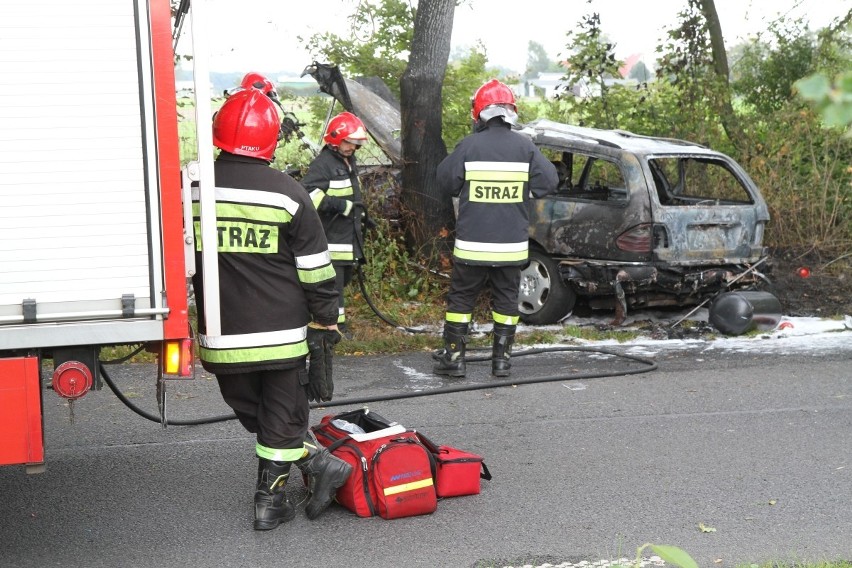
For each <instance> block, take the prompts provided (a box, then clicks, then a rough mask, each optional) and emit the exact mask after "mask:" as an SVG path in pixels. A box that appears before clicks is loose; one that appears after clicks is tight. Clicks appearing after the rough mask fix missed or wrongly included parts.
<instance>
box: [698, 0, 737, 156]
mask: <svg viewBox="0 0 852 568" xmlns="http://www.w3.org/2000/svg"><path fill="white" fill-rule="evenodd" d="M699 3H700V4H701V13H702V14H703V15H704V19H705V20H706V21H707V31H708V32H709V33H710V48H711V50H712V52H713V70H714V71H715V73H716V76H717V77H718V78H719V81H720V82H721V84H722V86H723V88H722V90H721V95H720V96H721V100H720V107H721V108H720V115H721V119H722V127H723V128H724V129H725V133H726V134H727V135H728V138H730V140H731V142H732V143H733V145H734V147H736V148H737V149H738V150H740V151H747V150H748V148H747V146H746V139H745V134H744V133H743V131H742V129H741V128H740V125H739V121H738V120H737V117H736V115H735V114H734V107H733V106H732V105H731V85H730V81H729V75H730V72H729V69H728V54H727V53H726V52H725V39H724V37H722V25H721V24H720V23H719V14H718V13H717V12H716V2H715V0H699Z"/></svg>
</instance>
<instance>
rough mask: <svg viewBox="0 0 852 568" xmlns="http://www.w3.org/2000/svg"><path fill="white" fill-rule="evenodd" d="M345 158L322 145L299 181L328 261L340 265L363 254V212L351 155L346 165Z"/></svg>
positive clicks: (356, 169)
mask: <svg viewBox="0 0 852 568" xmlns="http://www.w3.org/2000/svg"><path fill="white" fill-rule="evenodd" d="M346 160H347V159H344V157H343V156H341V155H340V154H338V153H337V152H336V151H334V150H332V149H331V147H329V146H328V145H326V146H324V147H323V149H322V150H321V151H320V153H319V155H318V156H317V157H316V158H314V161H313V162H311V165H310V166H309V167H308V171H307V173H305V176H304V177H303V178H302V180H301V181H302V185H303V186H305V189H306V190H308V193H309V194H310V196H311V201H313V204H314V206H315V207H316V209H317V212H319V215H320V219H321V220H322V225H323V227H324V228H325V234H326V237H327V238H328V250H329V251H330V252H331V261H332V263H333V264H342V265H346V264H352V263H353V262H354V261H356V260H359V259H361V258H363V257H364V253H363V251H362V249H361V243H363V236H362V233H361V218H362V216H363V214H364V212H363V209H362V208H361V207H359V205H361V204H362V203H363V202H362V201H361V185H360V183H359V182H358V166H357V163H356V161H355V155H354V154H353V155H352V156H350V157H349V158H348V161H349V163H348V164H347V163H346Z"/></svg>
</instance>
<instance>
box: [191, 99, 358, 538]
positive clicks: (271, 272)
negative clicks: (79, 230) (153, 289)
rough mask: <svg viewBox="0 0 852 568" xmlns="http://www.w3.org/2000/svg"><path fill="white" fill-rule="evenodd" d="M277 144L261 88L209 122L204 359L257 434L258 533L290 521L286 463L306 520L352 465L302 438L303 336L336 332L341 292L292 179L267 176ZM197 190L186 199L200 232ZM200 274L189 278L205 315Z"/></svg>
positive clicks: (274, 116) (305, 408)
mask: <svg viewBox="0 0 852 568" xmlns="http://www.w3.org/2000/svg"><path fill="white" fill-rule="evenodd" d="M278 139H279V121H278V111H277V110H276V108H275V105H274V103H273V102H272V100H271V99H270V98H269V97H267V96H264V95H263V94H262V93H261V92H260V91H259V90H256V89H244V90H241V91H238V92H235V93H233V94H232V95H231V96H230V97H229V98H228V99H227V100H226V101H225V103H224V104H223V105H222V108H221V109H220V110H219V112H218V113H217V114H216V116H215V118H214V120H213V143H214V145H215V146H216V147H217V148H219V149H220V150H221V152H220V153H219V155H218V157H217V158H216V161H215V166H214V173H215V189H213V188H210V190H211V191H215V201H216V217H217V221H216V224H217V226H216V228H217V235H218V251H217V257H218V274H219V295H220V305H221V308H220V313H219V317H220V319H221V335H219V336H208V335H207V333H206V329H207V328H206V324H205V317H204V310H199V321H198V331H199V334H198V344H199V356H200V359H201V362H202V364H203V366H204V368H205V369H206V370H207V371H209V372H211V373H213V374H215V375H216V379H217V381H218V383H219V388H220V390H221V393H222V397H223V398H224V400H225V402H227V404H228V405H229V406H230V407H231V408H232V409H233V410H234V412H235V413H236V415H237V418H238V419H239V421H240V423H241V424H242V425H243V426H244V427H245V428H246V430H248V431H249V432H252V433H254V434H256V445H255V451H256V454H257V457H258V473H257V484H256V491H255V494H254V528H255V530H268V529H273V528H275V527H277V526H278V525H279V524H280V523H282V522H285V521H289V520H290V519H292V518H293V516H294V515H295V508H294V507H293V505H292V504H291V503H290V501H289V500H288V499H287V496H286V493H285V485H286V482H287V478H288V476H289V475H290V469H291V466H292V464H294V463H295V464H296V466H297V467H299V468H300V469H301V471H302V473H303V474H304V476H305V477H306V479H307V485H308V490H309V498H308V501H307V504H306V507H305V513H306V514H307V516H308V517H309V518H311V519H313V518H316V516H317V515H319V514H320V513H322V512H323V511H324V510H325V508H326V507H328V505H329V504H330V503H331V501H332V499H333V498H334V495H335V492H336V490H337V488H339V487H340V486H341V485H343V483H345V481H346V479H347V478H348V476H349V474H350V473H351V466H349V465H348V464H347V463H345V462H344V461H342V460H340V459H338V458H336V457H334V456H332V455H331V454H330V453H328V451H327V450H326V449H324V448H322V447H321V446H318V445H317V443H316V440H315V439H314V438H313V437H312V436H311V435H310V434H309V431H308V416H309V396H310V392H311V390H312V389H315V388H316V385H314V384H311V383H310V382H309V379H308V373H307V370H306V354H307V352H308V347H307V342H306V327H307V324H308V323H309V322H311V321H313V322H315V324H316V325H320V326H322V327H324V328H326V329H329V330H335V329H336V326H337V291H336V290H335V287H334V269H333V268H332V266H331V260H330V257H329V252H328V243H327V241H326V238H325V235H324V233H323V229H322V224H321V223H320V220H319V218H318V216H317V213H316V210H315V209H314V207H313V205H312V204H311V202H310V200H309V199H308V197H307V196H306V195H305V192H304V190H303V189H302V187H301V186H300V185H299V184H298V182H296V181H295V180H294V179H293V178H291V177H289V176H288V175H286V174H284V173H282V172H280V171H278V170H276V169H274V168H271V167H269V163H270V162H271V161H272V156H273V152H274V151H275V147H276V145H277V143H278ZM198 199H199V191H198V188H195V190H194V192H193V210H194V213H193V215H194V223H195V230H196V234H198V232H199V231H200V206H199V202H198ZM196 259H197V265H198V266H200V267H201V271H199V273H197V274H196V275H195V276H193V286H194V290H195V293H196V298H197V305H198V306H204V280H203V276H202V274H203V269H204V266H203V264H202V256H201V244H200V242H199V245H198V247H197V251H196Z"/></svg>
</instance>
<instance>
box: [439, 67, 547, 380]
mask: <svg viewBox="0 0 852 568" xmlns="http://www.w3.org/2000/svg"><path fill="white" fill-rule="evenodd" d="M472 115H473V120H474V133H473V134H471V135H469V136H467V137H466V138H464V139H463V140H462V141H461V142H459V144H458V145H457V146H456V147H455V149H454V150H453V152H452V154H450V155H449V156H447V157H446V158H445V159H444V160H443V161H442V162H441V163H440V164H439V165H438V171H437V182H438V186H439V188H440V191H441V192H442V194H443V195H445V196H446V198H447V199H450V198H451V197H458V198H459V207H458V218H457V220H456V240H455V247H454V249H453V272H452V279H451V282H450V290H449V294H448V296H447V313H446V317H445V320H446V321H445V322H444V334H443V339H444V349H443V350H442V351H439V352H438V353H437V354H436V359H437V360H438V363H437V364H436V365H435V367H434V372H435V373H436V374H440V375H449V376H451V377H463V376H464V375H465V343H466V341H467V332H468V326H469V324H470V321H471V316H472V313H473V308H474V305H475V303H476V299H477V296H478V295H479V292H480V290H481V289H482V288H483V287H484V286H485V285H486V283H488V284H489V285H490V289H491V307H492V317H493V319H494V328H493V348H492V353H491V374H492V375H494V376H497V377H505V376H508V374H509V369H510V367H511V363H510V361H509V359H510V356H511V349H512V343H513V342H514V339H515V327H516V326H517V323H518V320H519V312H518V286H519V285H520V277H521V267H522V266H523V265H525V264H526V262H527V258H528V249H529V244H528V243H529V234H528V231H529V213H528V211H527V201H528V200H529V199H530V194H532V196H533V197H543V196H545V195H547V194H549V193H552V192H553V191H555V190H556V186H557V182H558V178H557V173H556V168H554V166H553V164H552V163H551V162H550V161H549V160H548V159H547V158H545V157H544V155H542V154H541V152H540V151H539V150H538V148H536V146H535V145H534V144H533V143H532V141H530V139H529V138H527V137H525V136H523V135H522V134H519V133H517V132H513V131H512V125H513V124H515V122H516V121H517V107H516V106H515V96H514V94H513V93H512V91H511V89H509V87H507V86H506V85H505V84H503V83H501V82H499V81H497V80H496V79H492V80H491V81H488V82H487V83H485V84H484V85H482V86H481V87H480V88H479V89H478V90H477V91H476V93H475V94H474V97H473V109H472Z"/></svg>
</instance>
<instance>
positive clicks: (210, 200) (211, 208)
mask: <svg viewBox="0 0 852 568" xmlns="http://www.w3.org/2000/svg"><path fill="white" fill-rule="evenodd" d="M207 8H208V3H207V0H193V2H192V7H191V8H190V10H191V17H192V54H193V73H192V75H193V80H194V83H195V129H196V141H197V144H198V166H199V181H198V188H199V194H200V199H199V201H200V206H201V251H202V252H201V265H202V270H203V271H204V272H203V275H202V276H203V280H204V305H203V306H199V308H201V309H203V310H204V321H205V324H206V332H205V333H206V335H208V336H219V335H222V321H221V315H220V311H219V260H218V258H217V254H216V249H217V247H218V235H217V232H216V184H215V182H214V174H213V118H212V117H213V111H212V107H211V104H210V92H211V87H210V70H209V67H208V63H209V61H208V54H209V53H210V50H209V49H208V42H207V30H209V29H210V28H209V26H208V25H207V19H206V10H207Z"/></svg>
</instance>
